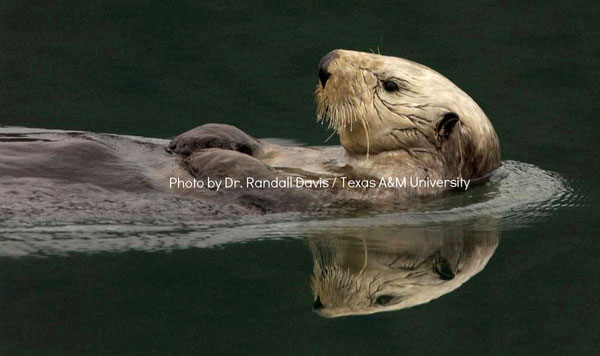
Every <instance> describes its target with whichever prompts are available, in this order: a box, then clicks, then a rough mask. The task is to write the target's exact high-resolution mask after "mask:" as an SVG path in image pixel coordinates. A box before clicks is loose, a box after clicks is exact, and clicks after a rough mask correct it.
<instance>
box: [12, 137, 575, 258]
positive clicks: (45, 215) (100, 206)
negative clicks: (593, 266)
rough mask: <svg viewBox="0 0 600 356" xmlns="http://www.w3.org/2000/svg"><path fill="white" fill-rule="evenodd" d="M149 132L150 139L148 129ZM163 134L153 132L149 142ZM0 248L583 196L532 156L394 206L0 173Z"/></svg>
mask: <svg viewBox="0 0 600 356" xmlns="http://www.w3.org/2000/svg"><path fill="white" fill-rule="evenodd" d="M150 140H153V139H150ZM155 141H161V142H162V140H154V141H148V142H155ZM1 183H2V184H1V186H0V255H3V256H23V255H46V254H68V253H71V252H99V251H122V250H129V249H135V250H145V251H152V250H169V249H182V248H191V247H195V248H206V247H211V246H217V245H223V244H228V243H236V242H243V241H251V240H256V239H265V238H284V237H296V238H298V237H305V236H307V235H310V234H314V233H315V232H318V233H327V232H335V233H336V234H340V233H348V234H349V235H352V234H353V232H360V231H362V232H364V231H368V230H370V229H374V228H377V229H379V231H381V229H385V230H386V231H387V232H388V233H387V234H384V235H390V236H392V235H396V234H401V232H402V231H407V230H411V229H444V228H450V227H455V226H457V225H460V226H463V227H465V226H466V227H468V228H469V229H475V230H487V229H492V230H496V231H497V230H506V229H510V228H514V227H519V226H525V225H527V224H530V223H532V222H535V221H537V220H539V219H543V218H546V217H548V216H549V215H551V214H552V213H553V212H554V211H556V210H559V209H564V208H569V207H572V206H576V205H578V204H580V199H578V197H577V194H576V193H575V192H574V191H573V189H571V188H570V187H569V184H568V182H567V181H565V180H564V179H563V178H561V177H560V176H559V175H557V174H555V173H551V172H547V171H544V170H542V169H540V168H538V167H536V166H534V165H531V164H526V163H521V162H516V161H505V162H503V166H502V168H501V169H499V171H498V173H497V174H496V175H495V176H494V177H492V178H491V180H490V181H489V182H488V183H486V184H484V185H481V186H477V187H474V188H473V189H470V190H469V191H468V192H466V193H452V194H449V195H447V196H446V197H444V198H441V199H436V200H434V201H431V202H427V203H423V204H420V205H418V206H414V207H412V208H411V209H409V210H406V209H404V210H402V211H396V212H383V213H381V212H380V213H376V212H372V211H370V212H364V211H363V212H357V211H338V210H336V211H335V212H334V213H332V212H331V211H328V212H307V213H303V214H299V213H285V214H269V215H261V216H248V215H243V214H241V213H240V211H237V210H236V208H235V207H225V208H216V207H213V206H210V205H207V204H204V203H202V202H200V201H197V200H193V199H183V198H179V197H176V196H173V195H169V194H165V193H151V194H138V193H125V192H124V193H119V194H115V193H114V192H111V191H106V190H103V189H100V188H97V187H93V186H89V185H85V184H79V185H77V184H71V185H69V186H68V188H65V187H61V186H60V185H58V184H56V183H54V184H50V183H49V181H48V180H43V179H34V178H32V179H30V180H29V181H27V182H24V181H23V179H19V181H18V182H17V181H16V180H13V181H11V180H10V178H6V177H4V178H2V182H1Z"/></svg>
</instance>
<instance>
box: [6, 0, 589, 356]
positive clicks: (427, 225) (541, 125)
mask: <svg viewBox="0 0 600 356" xmlns="http://www.w3.org/2000/svg"><path fill="white" fill-rule="evenodd" d="M597 13H598V5H597V4H596V3H594V2H578V3H567V2H559V1H550V2H545V3H544V4H537V3H536V4H532V3H525V2H523V3H518V4H505V3H503V2H491V3H486V4H485V5H483V4H474V3H461V2H447V3H444V2H435V1H425V2H414V3H412V4H399V3H398V2H392V1H378V2H377V3H369V4H367V3H364V4H363V3H355V4H345V5H344V6H337V5H335V4H333V3H322V2H310V1H309V2H305V1H303V2H297V3H295V2H289V1H288V2H285V3H279V2H271V1H259V2H236V1H230V2H217V1H204V2H194V1H187V2H186V1H184V2H177V3H172V2H167V1H149V2H143V3H139V2H135V1H104V2H100V3H95V2H87V1H51V2H40V1H33V0H24V1H3V2H0V18H1V19H2V21H0V33H1V35H0V46H1V50H0V64H1V69H0V82H1V83H2V85H0V125H3V126H26V127H34V128H55V129H66V130H86V131H92V132H105V133H112V134H121V135H137V136H144V137H152V138H157V139H158V140H159V141H156V142H162V141H160V140H167V139H168V138H170V137H172V136H174V135H176V134H179V133H181V132H183V131H185V130H188V129H190V128H192V127H194V126H196V125H200V124H202V123H206V122H222V123H229V124H234V125H236V126H238V127H240V128H241V129H242V130H244V131H247V132H249V133H250V134H251V135H253V136H256V137H277V138H280V139H293V140H296V141H299V142H303V143H306V144H310V145H322V144H324V141H325V139H326V138H327V137H328V136H329V135H330V132H327V131H326V130H325V128H324V127H323V126H321V125H318V124H316V123H315V121H316V118H315V113H314V111H315V109H314V104H313V102H312V92H313V89H314V86H315V85H316V83H317V73H316V65H317V62H318V60H319V58H320V57H321V56H322V55H323V54H325V53H327V52H328V51H329V50H331V49H333V48H347V49H354V50H362V51H369V50H370V49H373V50H374V51H377V49H378V48H379V50H380V51H381V52H382V53H383V54H389V55H394V56H400V57H405V58H408V59H411V60H414V61H417V62H420V63H423V64H426V65H428V66H430V67H432V68H434V69H436V70H437V71H439V72H441V73H443V74H444V75H446V76H447V77H449V78H450V79H451V80H452V81H454V82H455V83H456V84H457V85H458V86H459V87H461V88H462V89H463V90H464V91H465V92H467V93H468V94H469V95H470V96H472V97H473V98H474V99H475V101H477V102H478V103H479V104H480V106H481V107H482V108H483V110H484V111H485V112H486V113H487V115H488V116H489V117H490V119H491V121H492V123H493V124H494V127H495V128H496V131H497V133H498V136H499V138H500V142H501V146H502V157H503V165H504V166H503V170H504V172H505V173H506V175H505V176H504V178H503V179H497V180H492V182H490V183H489V184H487V185H485V186H481V187H477V188H476V189H473V190H472V191H468V192H467V193H465V194H455V195H451V196H448V197H446V198H445V199H444V200H440V201H436V202H430V203H428V204H425V205H421V206H415V207H414V208H412V209H410V210H408V211H407V210H404V211H398V212H386V213H385V214H377V213H373V212H363V211H347V212H345V213H343V214H337V215H325V216H315V215H312V214H310V213H307V214H274V215H264V216H241V217H240V216H238V217H234V218H232V217H228V216H222V215H219V214H216V213H215V214H207V211H206V209H205V208H206V207H205V206H203V205H201V204H199V203H197V202H193V201H189V200H181V199H177V198H174V197H172V196H166V195H136V194H125V193H123V194H115V193H110V192H108V193H102V192H98V194H95V195H93V196H88V195H86V194H80V192H78V191H77V190H76V189H74V187H71V188H73V189H71V188H69V189H67V188H65V187H62V188H61V186H56V185H55V186H54V188H53V189H50V188H49V187H48V186H47V185H45V184H46V183H44V182H40V181H37V182H32V183H38V184H29V185H26V186H27V187H30V189H29V190H28V191H23V190H19V191H18V193H19V194H17V195H14V194H13V195H11V194H8V192H9V191H10V190H11V188H10V187H8V186H7V184H3V185H1V186H0V191H1V192H2V195H1V196H0V256H1V257H0V354H6V355H18V354H29V355H39V354H55V355H64V354H207V355H208V354H228V355H229V354H267V355H268V354H273V355H281V354H298V355H305V354H316V355H337V354H339V355H342V354H343V355H346V354H351V353H359V354H368V353H370V354H407V355H413V354H414V355H423V354H442V353H443V354H499V355H505V354H507V353H510V354H561V355H564V354H584V355H585V354H594V353H597V350H598V349H599V348H600V338H599V337H598V335H600V328H599V324H600V311H599V309H598V305H599V304H600V303H599V302H600V300H599V297H598V296H599V295H600V288H599V285H600V284H599V283H598V275H600V267H599V266H600V265H599V264H598V253H599V252H600V242H599V240H598V231H599V230H598V228H599V227H600V226H599V224H598V208H599V206H600V202H599V201H598V196H599V195H600V191H599V190H598V183H599V178H600V176H599V174H598V172H600V166H599V164H598V160H597V159H596V157H598V154H599V153H600V152H599V150H598V149H599V146H598V142H599V135H598V130H597V128H596V125H595V123H596V122H597V119H596V118H597V113H598V112H599V107H598V103H597V100H596V98H597V97H598V96H599V94H600V86H599V85H598V80H597V78H598V74H599V73H598V68H600V65H599V64H600V63H599V61H598V59H599V55H600V47H599V46H598V41H597V38H598V35H599V34H600V30H599V27H598V21H597V16H596V14H597ZM8 130H9V129H8V128H7V127H2V128H0V132H2V131H4V132H7V131H8ZM335 140H336V138H333V139H332V141H331V142H328V143H327V144H336V141H335ZM4 183H6V182H4ZM63 188H64V189H63ZM482 245H483V246H488V247H489V248H488V249H486V250H485V251H487V253H486V254H484V255H485V259H481V261H483V260H485V263H482V264H484V266H482V268H481V269H479V270H478V271H477V272H476V273H472V274H469V275H468V278H467V279H466V280H465V281H463V283H462V285H461V286H459V287H457V288H456V289H453V290H451V291H447V292H446V293H443V294H441V295H438V296H436V298H435V299H432V300H431V301H429V302H428V303H425V304H419V305H415V306H413V307H410V308H403V309H400V310H397V311H390V312H382V313H375V314H371V315H365V316H347V317H341V318H324V317H322V316H319V315H318V314H316V313H314V312H313V311H312V307H313V302H314V296H313V294H312V293H313V292H312V289H311V276H312V275H313V273H314V272H315V269H314V266H315V261H317V258H319V259H320V258H324V259H325V260H326V261H331V259H330V256H334V255H335V254H336V253H338V256H342V257H344V258H345V260H344V261H342V260H338V263H339V264H341V265H343V266H344V267H345V268H347V269H350V270H351V271H353V272H354V273H359V272H360V270H361V269H362V266H363V264H362V263H363V262H364V260H363V257H364V251H367V257H368V256H371V257H372V259H371V261H387V262H386V263H388V264H391V262H390V260H389V258H390V256H395V257H397V256H399V255H402V256H403V259H400V261H404V262H402V263H401V264H400V265H397V267H399V268H400V267H401V268H405V269H406V268H413V272H414V266H412V265H414V264H416V263H412V262H410V261H412V260H427V261H430V260H428V259H427V258H429V257H430V256H435V253H434V252H437V251H438V250H439V252H440V255H439V256H443V257H446V259H447V261H446V262H448V268H450V270H451V271H452V272H453V273H454V272H456V271H454V270H452V269H453V268H455V267H456V266H454V265H453V264H452V263H453V261H459V260H460V258H459V257H456V256H459V255H460V254H457V253H456V251H458V252H460V251H464V249H465V248H467V247H468V246H482ZM423 251H424V252H423ZM429 251H433V252H432V253H429ZM482 251H483V250H482ZM361 253H363V254H361ZM315 256H316V257H315ZM323 256H324V257H323ZM345 256H347V258H346V257H345ZM376 256H378V257H376ZM419 256H420V257H419ZM407 261H409V262H407ZM436 261H437V260H436ZM430 262H431V265H432V266H435V265H436V263H438V262H439V261H438V262H435V263H434V262H433V260H431V261H430ZM439 266H440V267H438V269H439V270H440V271H442V272H443V273H442V275H444V274H446V276H448V272H447V271H446V269H445V267H444V265H443V264H442V265H439ZM444 271H446V272H444ZM439 275H440V274H439V273H438V277H439ZM413 276H414V273H413ZM459 278H462V277H461V275H459V274H456V276H455V277H454V279H453V280H458V279H459ZM440 281H443V279H441V278H439V279H436V280H435V282H436V283H438V282H439V283H442V282H440ZM448 289H450V288H448ZM405 294H406V295H408V294H409V293H405ZM324 302H325V300H324Z"/></svg>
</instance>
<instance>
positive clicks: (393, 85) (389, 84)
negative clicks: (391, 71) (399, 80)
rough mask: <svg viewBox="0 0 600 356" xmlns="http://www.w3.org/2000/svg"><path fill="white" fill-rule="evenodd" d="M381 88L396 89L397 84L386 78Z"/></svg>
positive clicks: (390, 90) (389, 90) (386, 89)
mask: <svg viewBox="0 0 600 356" xmlns="http://www.w3.org/2000/svg"><path fill="white" fill-rule="evenodd" d="M383 90H385V91H388V92H392V91H398V84H396V83H394V82H392V81H391V80H386V81H385V82H383Z"/></svg>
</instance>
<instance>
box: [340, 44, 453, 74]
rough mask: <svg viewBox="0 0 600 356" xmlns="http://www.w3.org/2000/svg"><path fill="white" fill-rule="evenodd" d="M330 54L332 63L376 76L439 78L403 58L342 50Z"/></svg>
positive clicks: (432, 72)
mask: <svg viewBox="0 0 600 356" xmlns="http://www.w3.org/2000/svg"><path fill="white" fill-rule="evenodd" d="M330 53H331V56H332V57H333V58H335V59H334V61H336V60H337V61H338V64H340V65H342V64H349V65H351V66H353V67H356V68H359V69H362V70H367V71H370V72H372V73H373V74H376V75H381V74H388V75H393V74H406V75H409V76H414V77H420V76H423V75H426V74H431V75H435V76H441V74H439V73H437V72H436V71H434V70H433V69H431V68H429V67H426V66H424V65H422V64H419V63H416V62H413V61H410V60H408V59H404V58H398V57H390V56H384V55H380V54H374V53H365V52H357V51H349V50H343V49H336V50H334V51H332V52H330Z"/></svg>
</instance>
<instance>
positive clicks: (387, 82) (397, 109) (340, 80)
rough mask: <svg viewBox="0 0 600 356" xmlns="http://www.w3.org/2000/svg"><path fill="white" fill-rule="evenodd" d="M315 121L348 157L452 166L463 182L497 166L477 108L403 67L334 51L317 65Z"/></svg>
mask: <svg viewBox="0 0 600 356" xmlns="http://www.w3.org/2000/svg"><path fill="white" fill-rule="evenodd" d="M319 81H320V83H319V85H318V87H317V89H316V92H315V99H316V102H317V116H318V118H319V119H321V120H324V121H327V122H328V123H329V126H330V127H331V128H333V129H335V130H337V132H338V134H339V136H340V141H341V143H342V146H344V148H345V149H346V151H347V152H348V153H351V154H358V155H361V154H365V155H369V154H377V153H380V152H385V151H393V150H405V151H408V152H409V153H418V152H421V153H426V154H431V155H435V156H437V157H438V158H439V159H441V160H444V161H445V162H452V164H453V165H454V167H451V168H455V171H457V172H458V173H459V174H461V175H462V176H463V177H464V178H470V177H476V176H480V175H483V174H485V173H487V172H489V171H491V170H493V169H495V168H497V167H498V166H499V164H500V149H499V144H498V138H497V136H496V133H495V131H494V129H493V127H492V125H491V123H490V122H489V120H488V119H487V117H486V115H485V114H484V112H483V111H482V110H481V109H480V108H479V106H478V105H477V104H476V103H475V102H474V101H473V100H472V99H471V98H470V97H469V96H468V95H467V94H465V93H464V92H463V91H462V90H460V88H458V87H457V86H455V85H454V84H453V83H452V82H451V81H450V80H448V79H447V78H445V77H444V76H442V75H441V74H439V73H437V72H436V71H434V70H432V69H430V68H428V67H425V66H423V65H420V64H418V63H414V62H411V61H408V60H406V59H401V58H396V57H388V56H382V55H376V54H369V53H362V52H354V51H346V50H334V51H332V52H330V53H328V54H327V55H326V56H325V57H323V58H322V59H321V61H320V63H319Z"/></svg>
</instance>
